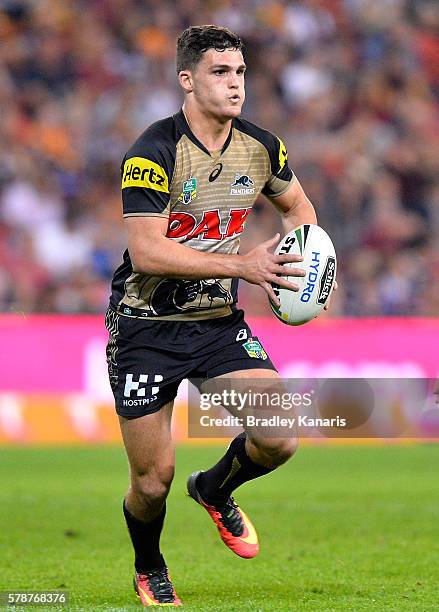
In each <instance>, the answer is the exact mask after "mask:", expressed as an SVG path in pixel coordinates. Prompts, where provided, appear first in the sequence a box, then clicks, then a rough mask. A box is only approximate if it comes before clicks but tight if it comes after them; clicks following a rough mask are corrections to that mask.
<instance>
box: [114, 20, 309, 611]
mask: <svg viewBox="0 0 439 612" xmlns="http://www.w3.org/2000/svg"><path fill="white" fill-rule="evenodd" d="M245 70H246V66H245V62H244V59H243V54H242V42H241V40H240V38H239V37H238V36H237V35H235V34H234V33H233V32H230V31H229V30H227V29H226V28H222V27H216V26H212V25H207V26H200V27H198V26H197V27H190V28H188V29H186V30H185V31H184V32H183V33H182V34H181V35H180V37H179V39H178V42H177V72H178V79H179V82H180V85H181V88H182V90H183V94H184V104H183V107H182V109H181V110H180V111H179V112H177V113H176V114H175V115H174V116H172V117H168V118H166V119H163V120H161V121H158V122H157V123H154V124H153V125H151V126H150V127H149V128H147V129H146V131H145V132H144V133H143V134H142V135H141V136H140V137H139V138H138V140H137V141H136V142H135V143H134V144H133V146H132V147H131V149H130V150H129V151H128V153H127V154H126V155H125V157H124V160H123V162H122V168H121V174H122V200H123V215H124V218H125V223H126V229H127V233H128V249H127V251H125V254H124V258H123V263H122V265H121V266H120V267H119V268H118V269H117V270H116V272H115V274H114V278H113V282H112V295H111V299H110V306H109V309H108V311H107V316H106V325H107V329H108V331H109V334H110V337H109V342H108V347H107V361H108V369H109V377H110V382H111V386H112V389H113V393H114V396H115V402H116V410H117V413H118V415H119V420H120V427H121V431H122V437H123V441H124V444H125V449H126V452H127V455H128V460H129V465H130V487H129V490H128V493H127V495H126V497H125V499H124V503H123V512H124V516H125V519H126V523H127V526H128V530H129V533H130V536H131V540H132V543H133V547H134V553H135V574H134V587H135V590H136V592H137V594H138V595H139V596H140V599H141V602H142V603H143V605H145V606H152V605H160V604H169V605H174V606H177V605H180V603H181V602H180V600H179V599H178V597H177V595H176V594H175V590H174V588H173V585H172V582H171V579H170V577H169V574H168V569H167V566H166V562H165V559H164V557H163V555H162V552H161V549H160V534H161V531H162V528H163V522H164V519H165V512H166V497H167V495H168V492H169V489H170V486H171V482H172V478H173V474H174V445H173V442H172V438H171V415H172V408H173V402H174V399H175V396H176V393H177V389H178V386H179V384H180V382H181V381H182V380H183V379H184V378H199V379H203V380H212V379H214V378H215V377H220V376H224V375H227V377H230V378H234V379H235V378H236V379H240V378H241V379H242V378H247V379H251V378H264V379H276V378H278V373H277V371H276V369H275V367H274V365H273V364H272V362H271V360H270V358H269V357H268V355H267V354H266V352H265V351H264V350H263V347H262V344H261V343H260V341H259V339H258V338H256V337H255V336H254V335H253V334H252V332H251V329H250V327H249V326H248V324H247V323H246V322H245V319H244V313H243V311H242V310H240V309H238V308H237V306H236V302H237V284H238V279H239V278H241V279H244V280H245V281H247V282H249V283H253V284H255V285H259V286H260V287H261V288H262V289H263V290H264V291H265V292H266V293H267V294H268V296H269V297H270V299H271V300H272V301H273V303H274V304H276V305H278V304H279V302H278V299H277V297H276V295H275V294H274V292H273V288H272V285H271V283H277V284H278V285H280V286H282V287H287V288H289V289H291V290H293V291H294V290H297V289H298V287H297V285H296V284H295V283H292V282H289V281H287V279H285V278H283V277H282V275H284V276H285V275H287V274H288V275H289V276H296V277H301V276H303V275H304V272H303V270H301V269H300V261H301V258H300V257H298V256H294V255H277V256H276V255H274V254H273V253H272V250H273V248H274V247H275V245H276V244H277V243H278V241H279V239H280V236H279V234H277V235H276V236H274V237H271V238H270V239H269V240H267V241H266V242H265V243H263V244H261V245H259V246H258V247H256V248H254V249H253V250H251V251H250V252H248V253H246V254H243V255H241V254H238V249H239V240H240V235H241V233H242V232H243V230H244V227H245V222H246V219H247V216H248V214H249V213H250V211H251V208H252V206H253V204H254V202H255V200H256V198H258V196H259V195H260V194H261V193H262V194H263V195H264V196H266V197H267V198H268V199H269V200H270V201H271V202H272V203H273V205H274V207H275V208H276V209H277V211H278V212H279V213H280V215H281V218H282V221H283V228H284V231H285V232H288V231H290V230H291V229H293V228H295V227H297V226H298V225H300V224H302V223H316V215H315V212H314V208H313V206H312V204H311V203H310V201H309V200H308V198H307V197H306V195H305V194H304V192H303V189H302V187H301V185H300V183H299V181H298V180H297V178H296V177H295V176H294V174H293V172H292V171H291V169H290V168H289V166H288V161H287V151H286V149H285V146H284V144H283V142H282V141H281V140H280V139H279V138H278V137H277V136H275V135H273V134H271V133H270V132H268V131H266V130H264V129H262V128H260V127H257V126H256V125H254V124H252V123H250V122H248V121H245V120H243V119H240V118H239V117H240V114H241V108H242V105H243V103H244V98H245V90H244V75H245ZM287 262H288V263H298V264H299V265H298V267H293V268H290V267H289V268H288V270H286V269H285V268H284V267H282V264H285V263H287ZM249 341H250V342H251V347H252V350H250V349H249V346H250V345H249ZM295 449H296V440H295V439H294V438H275V437H270V438H268V437H264V436H263V435H259V434H257V435H254V434H251V435H250V434H249V433H243V434H241V435H239V436H238V437H237V438H235V439H234V440H233V441H232V442H231V443H230V446H229V447H228V449H227V451H226V452H225V454H224V456H223V457H222V458H221V459H220V460H219V461H218V463H217V464H216V465H214V466H213V467H211V468H210V469H209V470H207V471H204V472H201V471H200V472H195V473H194V474H192V475H191V476H190V477H189V480H188V492H189V495H190V496H191V497H192V498H193V499H194V500H195V501H196V502H197V503H198V504H200V505H201V506H202V507H203V508H204V509H205V510H206V511H207V513H208V514H209V515H210V517H211V518H212V520H213V521H214V523H215V524H216V526H217V527H218V530H219V534H220V537H221V538H222V540H223V542H224V543H225V545H226V546H228V547H229V548H230V549H231V550H232V551H233V552H234V553H236V554H237V555H239V556H241V557H243V558H251V557H254V556H255V555H256V554H257V552H258V547H259V546H258V539H257V535H256V531H255V529H254V527H253V525H252V524H251V522H250V520H249V518H248V517H247V516H246V514H244V512H243V511H242V510H241V509H240V508H239V506H238V505H237V503H236V502H235V501H234V499H233V497H232V493H233V491H234V490H235V489H236V488H237V487H239V486H240V485H241V484H243V483H244V482H247V481H249V480H252V479H254V478H258V477H260V476H263V475H265V474H268V473H269V472H271V471H272V470H274V469H275V468H277V467H278V466H279V465H281V464H283V463H284V462H285V461H287V460H288V459H289V458H290V457H291V456H292V455H293V454H294V451H295Z"/></svg>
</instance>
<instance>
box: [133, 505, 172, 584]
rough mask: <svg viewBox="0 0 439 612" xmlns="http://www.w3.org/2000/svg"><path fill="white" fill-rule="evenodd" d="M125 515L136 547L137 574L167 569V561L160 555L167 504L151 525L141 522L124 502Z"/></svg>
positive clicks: (135, 563) (135, 564)
mask: <svg viewBox="0 0 439 612" xmlns="http://www.w3.org/2000/svg"><path fill="white" fill-rule="evenodd" d="M123 513H124V516H125V520H126V522H127V526H128V531H129V532H130V536H131V541H132V543H133V546H134V552H135V562H134V566H135V568H136V572H138V573H140V574H142V573H145V572H147V571H148V570H151V569H155V568H160V567H165V565H166V564H165V560H164V559H163V556H162V554H161V553H160V534H161V531H162V528H163V521H164V520H165V514H166V504H165V505H164V506H163V509H162V511H161V512H160V514H159V515H158V516H156V518H155V519H153V520H152V521H151V522H150V523H144V522H143V521H139V519H138V518H136V517H135V516H133V515H132V514H131V512H130V511H129V510H128V509H127V507H126V505H125V500H124V502H123Z"/></svg>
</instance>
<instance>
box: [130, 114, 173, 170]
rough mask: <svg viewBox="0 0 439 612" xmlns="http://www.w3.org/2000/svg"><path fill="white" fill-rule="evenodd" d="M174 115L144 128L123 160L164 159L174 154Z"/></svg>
mask: <svg viewBox="0 0 439 612" xmlns="http://www.w3.org/2000/svg"><path fill="white" fill-rule="evenodd" d="M177 140H178V136H177V126H176V121H175V115H173V116H171V117H166V118H164V119H160V120H159V121H156V122H155V123H152V124H151V125H150V126H148V127H147V128H146V130H145V131H144V132H142V134H140V136H139V137H138V138H137V140H136V141H135V142H134V143H133V144H132V145H131V147H130V148H129V149H128V151H127V153H126V155H125V159H129V158H131V157H147V158H152V159H154V158H157V157H163V155H166V157H167V156H168V155H169V154H171V155H172V153H174V152H175V149H176V146H177Z"/></svg>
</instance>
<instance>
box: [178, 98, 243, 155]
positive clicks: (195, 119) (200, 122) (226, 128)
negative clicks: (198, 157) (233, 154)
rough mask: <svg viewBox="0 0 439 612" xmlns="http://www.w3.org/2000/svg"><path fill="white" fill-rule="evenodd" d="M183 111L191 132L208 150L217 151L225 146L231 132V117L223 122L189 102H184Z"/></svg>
mask: <svg viewBox="0 0 439 612" xmlns="http://www.w3.org/2000/svg"><path fill="white" fill-rule="evenodd" d="M183 113H184V116H185V117H186V121H187V123H188V125H189V127H190V129H191V132H192V133H193V134H194V136H195V137H196V138H197V139H198V140H199V141H200V142H201V144H202V145H204V146H205V147H206V149H207V150H208V151H210V152H215V151H218V150H220V149H222V148H223V146H224V144H225V142H226V140H227V138H228V136H229V134H230V128H231V125H232V120H231V119H227V120H226V121H225V122H221V121H219V120H218V119H216V118H215V117H212V116H208V115H205V114H204V113H202V112H201V111H200V109H199V108H197V107H196V106H194V105H192V104H187V103H185V104H183Z"/></svg>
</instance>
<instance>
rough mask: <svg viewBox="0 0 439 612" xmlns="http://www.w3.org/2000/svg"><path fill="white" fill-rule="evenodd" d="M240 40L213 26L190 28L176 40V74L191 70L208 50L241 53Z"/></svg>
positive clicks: (225, 30)
mask: <svg viewBox="0 0 439 612" xmlns="http://www.w3.org/2000/svg"><path fill="white" fill-rule="evenodd" d="M242 48H243V43H242V40H241V39H240V38H239V36H237V34H234V33H233V32H231V31H230V30H228V29H227V28H223V27H220V26H215V25H203V26H190V27H189V28H187V29H186V30H185V31H184V32H182V33H181V34H180V36H179V37H178V40H177V73H178V72H180V71H181V70H193V69H194V68H195V66H196V65H197V64H198V62H199V61H200V59H201V57H202V54H203V53H204V52H205V51H207V50H208V49H215V51H225V50H226V49H234V50H236V51H242Z"/></svg>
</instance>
